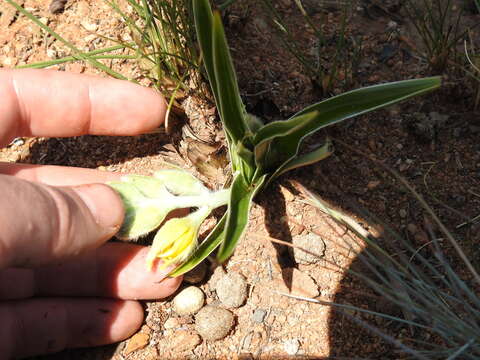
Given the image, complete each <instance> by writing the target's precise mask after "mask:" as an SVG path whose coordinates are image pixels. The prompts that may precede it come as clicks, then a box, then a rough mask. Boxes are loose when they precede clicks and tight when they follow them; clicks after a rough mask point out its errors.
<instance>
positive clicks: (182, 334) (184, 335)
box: [170, 330, 202, 353]
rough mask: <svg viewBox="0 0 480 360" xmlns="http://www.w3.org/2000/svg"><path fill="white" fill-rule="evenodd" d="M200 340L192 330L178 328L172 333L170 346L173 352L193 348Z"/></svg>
mask: <svg viewBox="0 0 480 360" xmlns="http://www.w3.org/2000/svg"><path fill="white" fill-rule="evenodd" d="M201 342H202V339H200V336H198V334H197V333H195V332H193V331H188V330H179V331H177V332H175V333H174V334H173V335H172V338H171V341H170V347H171V349H172V350H173V351H175V353H179V352H184V351H187V350H193V349H195V348H196V347H197V345H199V344H200V343H201Z"/></svg>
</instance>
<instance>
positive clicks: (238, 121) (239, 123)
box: [213, 12, 248, 144]
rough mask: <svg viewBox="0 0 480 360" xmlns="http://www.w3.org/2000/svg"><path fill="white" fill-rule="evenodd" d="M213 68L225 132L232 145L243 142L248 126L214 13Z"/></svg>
mask: <svg viewBox="0 0 480 360" xmlns="http://www.w3.org/2000/svg"><path fill="white" fill-rule="evenodd" d="M213 66H214V69H215V80H216V83H217V91H218V99H217V104H218V106H219V110H220V116H221V118H222V122H223V125H224V127H225V130H226V131H227V132H228V133H229V134H230V136H231V139H232V142H233V143H234V144H236V143H238V142H240V141H243V139H244V137H245V135H246V132H247V130H248V126H247V124H246V120H245V118H246V116H247V114H246V111H245V107H244V106H243V103H242V99H241V98H240V91H239V89H238V82H237V76H236V75H235V70H234V68H233V62H232V58H231V56H230V51H229V50H228V44H227V39H226V37H225V31H224V30H223V25H222V19H221V17H220V14H219V13H218V12H216V13H215V14H214V15H213Z"/></svg>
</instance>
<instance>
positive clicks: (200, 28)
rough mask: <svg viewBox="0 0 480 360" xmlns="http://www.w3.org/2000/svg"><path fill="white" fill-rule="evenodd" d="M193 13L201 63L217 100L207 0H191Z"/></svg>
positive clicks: (210, 11) (210, 17) (211, 21)
mask: <svg viewBox="0 0 480 360" xmlns="http://www.w3.org/2000/svg"><path fill="white" fill-rule="evenodd" d="M193 15H194V18H195V29H196V32H197V38H198V43H199V44H200V49H201V51H202V56H203V63H204V64H205V70H206V71H207V75H208V80H209V81H210V86H211V87H212V92H213V96H214V97H215V100H216V102H218V91H217V80H216V78H215V69H214V67H213V32H212V29H213V14H212V9H211V8H210V3H209V1H208V0H194V1H193Z"/></svg>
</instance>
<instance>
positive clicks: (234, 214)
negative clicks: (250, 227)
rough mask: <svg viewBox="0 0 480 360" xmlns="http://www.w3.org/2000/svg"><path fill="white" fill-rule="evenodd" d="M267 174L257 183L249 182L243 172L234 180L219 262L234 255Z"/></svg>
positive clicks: (218, 254)
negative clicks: (253, 202) (253, 201)
mask: <svg viewBox="0 0 480 360" xmlns="http://www.w3.org/2000/svg"><path fill="white" fill-rule="evenodd" d="M265 179H266V175H263V176H262V177H260V178H259V179H258V180H257V181H256V183H254V184H249V183H247V182H246V180H245V179H244V178H243V176H242V175H241V174H238V175H237V176H236V177H235V179H234V180H233V183H232V186H231V190H230V201H229V204H228V215H227V220H226V224H225V238H224V241H223V242H222V245H221V247H220V249H219V251H218V253H217V259H218V261H219V262H221V263H222V262H224V261H225V260H227V259H228V258H229V257H230V255H232V253H233V251H234V250H235V247H236V245H237V243H238V241H239V240H240V237H241V236H242V235H243V233H244V231H245V228H246V226H247V224H248V215H249V212H250V207H251V204H252V200H253V198H254V196H255V195H256V194H257V193H258V191H259V190H260V189H261V188H262V186H263V184H264V182H265Z"/></svg>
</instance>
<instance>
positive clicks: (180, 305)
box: [173, 286, 205, 316]
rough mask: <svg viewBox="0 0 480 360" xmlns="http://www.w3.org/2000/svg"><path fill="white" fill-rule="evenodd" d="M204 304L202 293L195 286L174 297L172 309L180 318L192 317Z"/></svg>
mask: <svg viewBox="0 0 480 360" xmlns="http://www.w3.org/2000/svg"><path fill="white" fill-rule="evenodd" d="M204 302H205V295H204V294H203V291H202V290H200V289H199V288H197V287H195V286H189V287H187V288H185V289H183V290H182V291H180V292H179V293H178V294H177V296H175V298H174V299H173V309H174V310H175V312H176V313H177V314H178V315H180V316H185V315H192V314H195V313H196V312H197V311H198V310H200V309H201V308H202V306H203V304H204Z"/></svg>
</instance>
